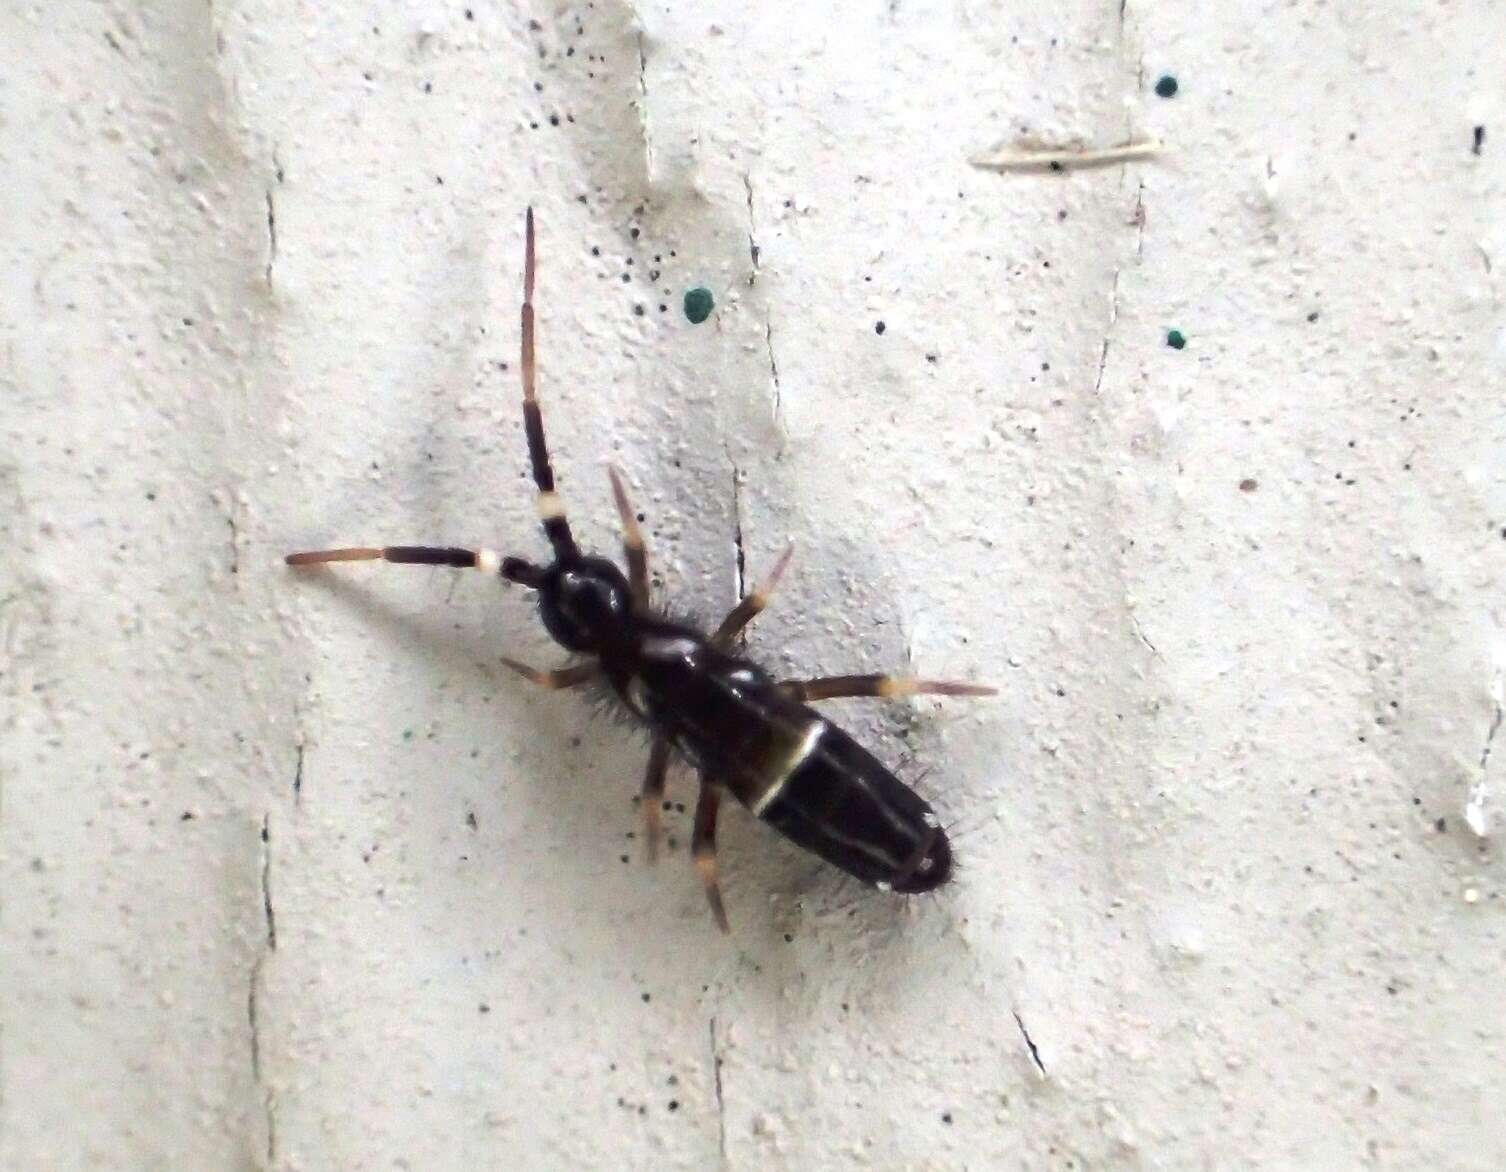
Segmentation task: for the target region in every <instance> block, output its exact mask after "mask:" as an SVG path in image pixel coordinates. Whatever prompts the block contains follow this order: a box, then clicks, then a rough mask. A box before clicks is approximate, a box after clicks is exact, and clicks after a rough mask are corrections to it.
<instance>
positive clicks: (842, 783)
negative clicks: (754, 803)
mask: <svg viewBox="0 0 1506 1172" xmlns="http://www.w3.org/2000/svg"><path fill="white" fill-rule="evenodd" d="M807 711H808V710H807ZM811 715H812V717H815V714H814V713H811ZM815 719H817V720H818V721H819V735H817V736H816V737H815V738H814V740H813V743H812V745H811V748H810V751H809V752H808V753H807V754H806V755H805V757H804V760H802V761H801V762H800V763H798V764H797V765H796V766H795V768H794V770H793V771H792V772H791V773H790V774H789V776H788V777H786V778H785V780H784V781H783V783H782V784H780V785H778V786H776V787H773V788H771V790H770V791H769V792H768V794H767V796H766V797H765V798H764V800H763V801H762V803H761V804H760V807H759V808H758V809H756V811H755V812H756V813H757V814H758V816H759V817H760V818H762V819H763V820H764V821H765V822H767V823H768V824H769V825H770V826H773V827H774V828H775V829H776V830H778V831H779V832H780V833H781V834H783V835H785V837H787V838H789V839H790V840H792V841H793V842H795V843H798V844H799V845H800V846H803V847H804V848H805V849H806V850H808V851H811V852H812V853H813V854H817V855H820V856H821V857H822V858H823V859H825V860H826V861H827V862H829V863H831V864H833V865H834V866H837V867H840V868H841V869H842V870H844V871H846V872H847V873H848V874H849V875H852V876H854V877H856V878H858V879H861V880H863V881H864V882H865V883H872V884H876V885H879V886H884V887H889V888H892V889H893V890H895V891H899V892H906V893H914V892H921V891H930V890H932V889H933V888H936V887H940V886H941V885H942V884H943V883H945V882H946V881H947V880H948V879H950V878H951V875H952V849H951V844H950V843H948V842H947V837H946V832H945V831H943V830H942V829H941V827H940V824H939V823H938V822H937V820H936V815H935V814H934V813H933V812H932V810H931V807H930V806H929V805H927V804H926V802H925V800H924V799H923V798H921V796H920V795H919V794H917V793H916V792H915V791H914V790H912V789H911V788H910V787H909V786H907V785H905V783H904V782H902V781H900V780H899V778H897V777H895V776H894V774H892V773H890V772H889V770H887V769H885V768H884V766H883V765H882V764H881V763H880V762H879V761H878V759H877V758H875V757H874V756H873V754H871V753H870V752H868V750H867V749H865V748H863V746H862V745H860V744H858V743H857V742H856V741H855V740H853V739H852V738H851V737H850V736H848V735H847V734H846V733H845V732H843V731H842V730H841V729H839V728H837V727H836V726H835V725H833V724H829V723H828V722H826V721H824V720H820V718H819V717H815Z"/></svg>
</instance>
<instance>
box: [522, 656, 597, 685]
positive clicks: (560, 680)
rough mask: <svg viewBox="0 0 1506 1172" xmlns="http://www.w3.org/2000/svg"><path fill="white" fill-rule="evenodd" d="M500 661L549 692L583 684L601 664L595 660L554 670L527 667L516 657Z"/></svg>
mask: <svg viewBox="0 0 1506 1172" xmlns="http://www.w3.org/2000/svg"><path fill="white" fill-rule="evenodd" d="M502 662H503V664H504V665H506V666H507V667H510V668H512V669H513V671H515V672H517V673H518V674H519V675H520V676H522V677H523V678H524V679H527V680H532V681H533V682H534V683H536V684H538V685H539V687H541V688H548V689H549V690H550V691H551V692H554V691H558V690H559V689H561V688H573V687H575V686H577V685H578V684H583V683H585V682H586V681H587V680H589V679H590V678H591V677H592V676H594V675H595V674H596V673H597V672H599V671H600V670H601V665H600V664H599V663H597V662H596V661H595V660H592V661H591V662H590V663H576V664H571V665H570V666H569V667H562V668H559V669H557V670H556V671H540V670H539V669H538V668H536V667H529V666H528V665H527V664H526V663H519V662H518V661H517V660H516V659H503V660H502Z"/></svg>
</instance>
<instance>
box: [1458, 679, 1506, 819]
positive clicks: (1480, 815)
mask: <svg viewBox="0 0 1506 1172" xmlns="http://www.w3.org/2000/svg"><path fill="white" fill-rule="evenodd" d="M1490 691H1491V696H1492V697H1493V699H1494V711H1493V712H1492V713H1491V718H1490V727H1489V728H1488V729H1486V730H1485V743H1484V744H1483V745H1481V746H1480V775H1479V777H1477V778H1476V779H1475V780H1474V782H1473V783H1472V784H1471V785H1470V787H1469V794H1468V796H1467V797H1466V798H1465V801H1464V822H1465V825H1467V826H1468V827H1469V828H1470V830H1472V831H1474V833H1475V836H1476V837H1478V838H1484V837H1485V836H1486V835H1487V834H1489V833H1490V816H1489V814H1488V813H1487V812H1486V808H1485V807H1486V802H1487V799H1488V797H1489V786H1490V755H1491V752H1492V751H1493V750H1494V748H1495V740H1496V734H1497V733H1499V732H1500V731H1501V719H1502V716H1503V715H1506V709H1503V707H1502V704H1501V691H1502V677H1501V673H1500V672H1499V671H1498V672H1497V674H1496V676H1495V677H1494V678H1493V679H1492V680H1491V682H1490Z"/></svg>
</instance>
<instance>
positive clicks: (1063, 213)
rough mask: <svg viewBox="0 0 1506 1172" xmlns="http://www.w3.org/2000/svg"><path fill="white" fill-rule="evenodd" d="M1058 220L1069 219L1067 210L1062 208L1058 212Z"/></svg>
mask: <svg viewBox="0 0 1506 1172" xmlns="http://www.w3.org/2000/svg"><path fill="white" fill-rule="evenodd" d="M1056 218H1057V219H1058V220H1065V219H1066V218H1067V209H1066V208H1062V209H1061V211H1059V212H1057V213H1056Z"/></svg>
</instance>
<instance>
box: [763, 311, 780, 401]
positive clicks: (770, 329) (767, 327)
mask: <svg viewBox="0 0 1506 1172" xmlns="http://www.w3.org/2000/svg"><path fill="white" fill-rule="evenodd" d="M763 344H764V348H765V349H766V350H767V351H768V354H769V382H770V384H771V385H772V388H773V392H774V425H775V426H776V427H778V426H779V419H780V411H781V409H782V404H783V402H784V389H783V388H782V387H781V386H780V385H779V361H778V360H777V359H776V358H775V357H774V320H773V318H772V317H770V316H769V312H768V310H767V309H765V310H764V316H763Z"/></svg>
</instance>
